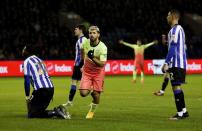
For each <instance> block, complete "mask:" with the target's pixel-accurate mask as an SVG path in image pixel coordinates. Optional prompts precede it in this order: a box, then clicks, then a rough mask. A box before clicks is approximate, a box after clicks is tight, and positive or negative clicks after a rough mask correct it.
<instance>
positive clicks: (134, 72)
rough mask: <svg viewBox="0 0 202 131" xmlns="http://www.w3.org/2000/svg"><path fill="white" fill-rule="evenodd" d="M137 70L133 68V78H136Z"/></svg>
mask: <svg viewBox="0 0 202 131" xmlns="http://www.w3.org/2000/svg"><path fill="white" fill-rule="evenodd" d="M136 76H137V72H136V71H135V70H133V80H136Z"/></svg>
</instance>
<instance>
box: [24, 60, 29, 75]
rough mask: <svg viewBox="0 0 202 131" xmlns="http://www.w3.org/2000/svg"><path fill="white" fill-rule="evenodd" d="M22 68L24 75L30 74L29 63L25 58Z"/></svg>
mask: <svg viewBox="0 0 202 131" xmlns="http://www.w3.org/2000/svg"><path fill="white" fill-rule="evenodd" d="M23 70H24V75H27V76H30V63H29V61H28V60H25V62H24V63H23Z"/></svg>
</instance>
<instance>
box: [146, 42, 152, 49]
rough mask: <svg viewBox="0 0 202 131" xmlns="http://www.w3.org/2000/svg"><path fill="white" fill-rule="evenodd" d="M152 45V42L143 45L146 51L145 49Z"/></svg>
mask: <svg viewBox="0 0 202 131" xmlns="http://www.w3.org/2000/svg"><path fill="white" fill-rule="evenodd" d="M152 45H154V42H151V43H148V44H146V45H144V48H145V49H146V48H148V47H150V46H152Z"/></svg>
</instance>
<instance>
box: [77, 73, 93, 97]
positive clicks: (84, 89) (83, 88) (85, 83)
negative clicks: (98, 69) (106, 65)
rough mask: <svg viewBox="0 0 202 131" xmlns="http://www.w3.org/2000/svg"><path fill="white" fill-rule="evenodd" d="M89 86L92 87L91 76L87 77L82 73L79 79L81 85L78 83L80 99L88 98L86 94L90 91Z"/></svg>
mask: <svg viewBox="0 0 202 131" xmlns="http://www.w3.org/2000/svg"><path fill="white" fill-rule="evenodd" d="M91 86H92V76H90V75H87V74H86V73H83V76H82V78H81V83H80V88H79V90H80V95H81V96H82V97H86V96H88V94H89V93H90V91H91Z"/></svg>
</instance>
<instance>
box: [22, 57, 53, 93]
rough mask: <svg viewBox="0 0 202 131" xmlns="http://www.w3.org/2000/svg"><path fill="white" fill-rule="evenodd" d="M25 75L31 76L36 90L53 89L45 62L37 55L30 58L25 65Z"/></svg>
mask: <svg viewBox="0 0 202 131" xmlns="http://www.w3.org/2000/svg"><path fill="white" fill-rule="evenodd" d="M23 69H24V75H25V76H29V78H30V79H31V84H32V86H33V88H34V90H38V89H40V88H53V87H54V86H53V83H52V81H51V80H50V78H49V75H48V72H47V70H46V66H45V64H44V62H43V61H42V60H41V59H40V58H38V57H37V56H35V55H32V56H30V57H28V58H27V59H26V60H25V61H24V63H23Z"/></svg>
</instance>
